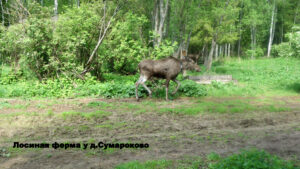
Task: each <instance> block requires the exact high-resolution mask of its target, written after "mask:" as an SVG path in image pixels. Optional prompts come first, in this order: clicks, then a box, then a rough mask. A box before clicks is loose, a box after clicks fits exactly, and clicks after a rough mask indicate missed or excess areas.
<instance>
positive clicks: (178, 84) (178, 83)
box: [172, 79, 180, 95]
mask: <svg viewBox="0 0 300 169" xmlns="http://www.w3.org/2000/svg"><path fill="white" fill-rule="evenodd" d="M172 80H173V81H174V82H176V83H177V87H176V89H175V91H174V92H172V94H173V95H174V94H176V92H177V91H178V89H179V87H180V82H179V81H178V80H176V79H172Z"/></svg>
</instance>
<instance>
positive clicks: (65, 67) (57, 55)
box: [51, 3, 102, 76]
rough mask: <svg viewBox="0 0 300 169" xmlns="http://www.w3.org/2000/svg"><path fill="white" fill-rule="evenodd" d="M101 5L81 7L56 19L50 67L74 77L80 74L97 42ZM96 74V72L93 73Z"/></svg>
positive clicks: (68, 11) (70, 9)
mask: <svg viewBox="0 0 300 169" xmlns="http://www.w3.org/2000/svg"><path fill="white" fill-rule="evenodd" d="M99 9H101V4H99V3H96V4H84V5H81V6H80V8H69V9H67V10H66V12H65V13H64V14H61V15H60V16H59V19H58V21H57V23H56V29H55V32H54V35H53V36H54V38H53V42H52V43H53V45H54V46H56V47H55V48H54V49H53V50H54V53H53V55H54V57H53V59H52V60H51V64H52V66H53V67H55V68H56V69H58V70H59V71H60V72H64V73H67V74H69V76H74V72H80V71H82V70H83V64H85V63H86V61H87V60H88V58H89V56H90V54H91V52H92V51H93V49H94V47H95V45H96V43H97V40H98V34H99V32H98V31H99V30H98V27H99V25H100V24H102V22H101V23H99V21H100V18H101V15H102V14H101V13H100V11H99ZM96 71H99V70H96Z"/></svg>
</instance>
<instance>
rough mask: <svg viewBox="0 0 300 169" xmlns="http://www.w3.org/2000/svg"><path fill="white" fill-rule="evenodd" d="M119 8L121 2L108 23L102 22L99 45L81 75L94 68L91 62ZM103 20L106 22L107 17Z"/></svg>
mask: <svg viewBox="0 0 300 169" xmlns="http://www.w3.org/2000/svg"><path fill="white" fill-rule="evenodd" d="M119 9H120V6H119V4H118V5H117V7H116V8H115V10H114V13H113V15H112V16H111V17H110V19H109V21H108V22H107V24H105V23H102V26H101V30H100V31H99V38H98V42H97V45H96V46H95V48H94V50H93V52H92V54H91V55H90V57H89V59H88V61H87V63H86V65H85V68H84V70H83V71H82V72H81V76H84V75H85V74H86V73H87V72H89V71H91V70H92V68H91V63H92V62H93V60H94V56H95V55H96V52H97V50H98V48H99V46H100V45H101V44H102V42H103V39H104V38H105V36H106V34H107V30H108V29H109V28H110V25H111V22H112V20H113V19H114V17H115V15H116V14H117V13H118V11H119ZM103 10H104V12H105V11H106V4H105V6H104V9H103ZM104 15H106V14H104ZM101 20H102V19H101ZM103 20H104V22H105V18H104V19H103ZM102 30H103V31H102Z"/></svg>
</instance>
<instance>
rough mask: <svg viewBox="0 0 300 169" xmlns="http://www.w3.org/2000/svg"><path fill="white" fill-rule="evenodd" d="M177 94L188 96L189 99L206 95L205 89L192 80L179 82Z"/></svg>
mask: <svg viewBox="0 0 300 169" xmlns="http://www.w3.org/2000/svg"><path fill="white" fill-rule="evenodd" d="M178 92H180V93H182V95H184V96H189V97H191V96H194V97H197V96H206V95H207V91H206V89H205V88H204V87H203V86H202V85H199V84H197V83H196V82H194V81H192V80H185V81H183V82H181V87H180V88H179V89H178Z"/></svg>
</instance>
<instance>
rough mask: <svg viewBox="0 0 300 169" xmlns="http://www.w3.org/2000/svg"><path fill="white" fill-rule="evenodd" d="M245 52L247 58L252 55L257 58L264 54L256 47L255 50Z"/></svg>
mask: <svg viewBox="0 0 300 169" xmlns="http://www.w3.org/2000/svg"><path fill="white" fill-rule="evenodd" d="M245 54H246V57H247V58H251V57H252V56H253V57H255V58H259V57H263V56H264V51H263V49H262V48H259V47H258V48H256V49H255V50H250V49H249V50H247V51H246V52H245Z"/></svg>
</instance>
